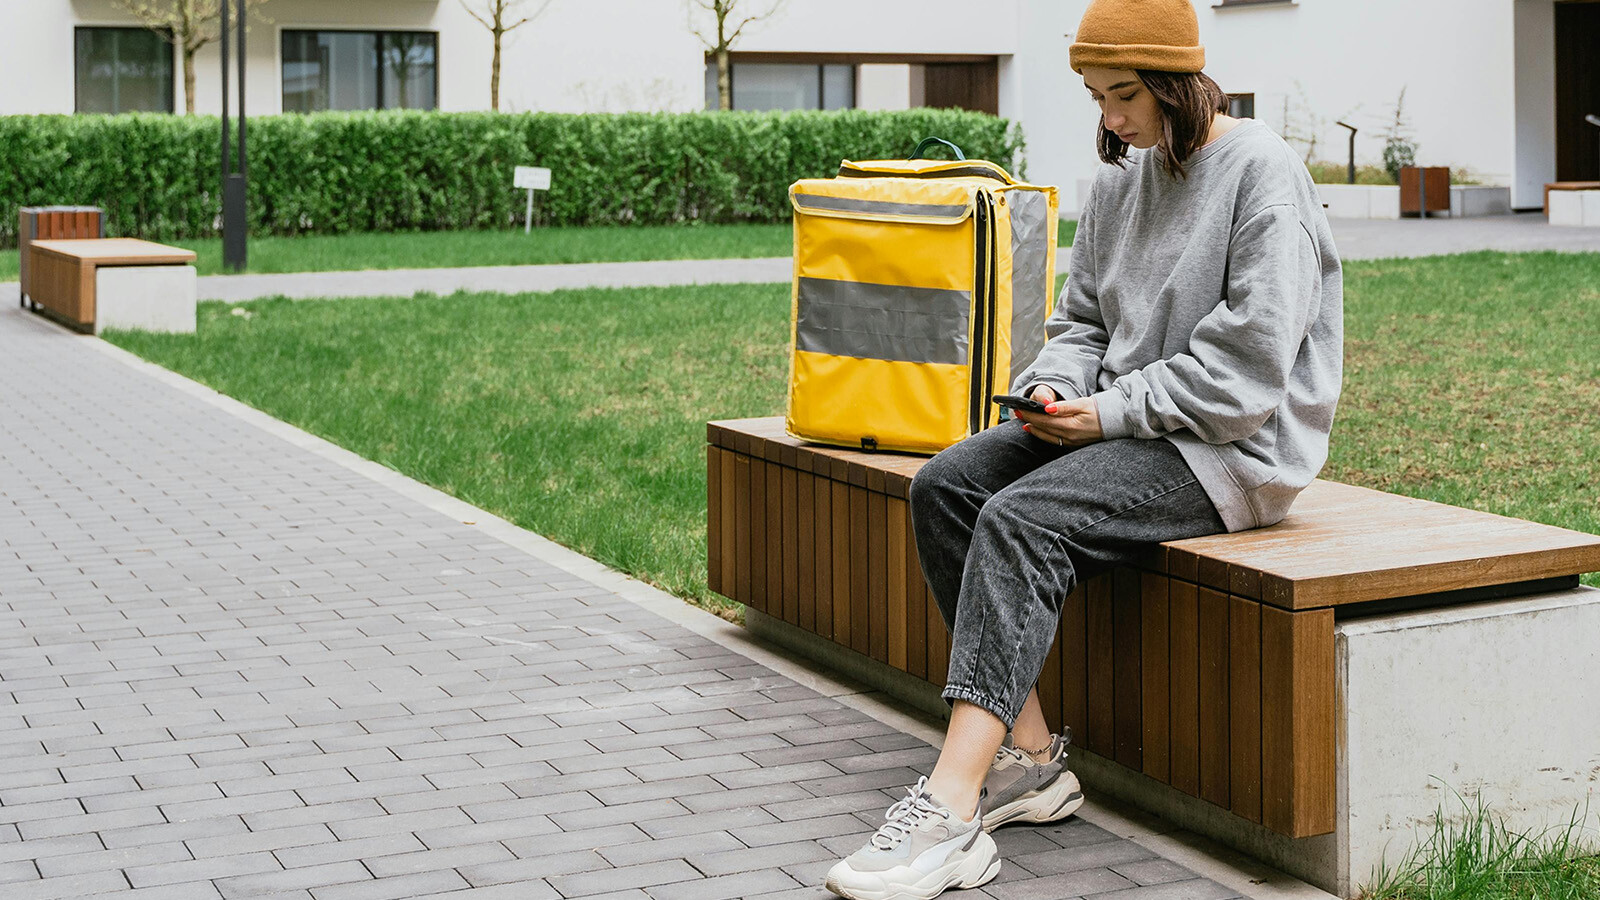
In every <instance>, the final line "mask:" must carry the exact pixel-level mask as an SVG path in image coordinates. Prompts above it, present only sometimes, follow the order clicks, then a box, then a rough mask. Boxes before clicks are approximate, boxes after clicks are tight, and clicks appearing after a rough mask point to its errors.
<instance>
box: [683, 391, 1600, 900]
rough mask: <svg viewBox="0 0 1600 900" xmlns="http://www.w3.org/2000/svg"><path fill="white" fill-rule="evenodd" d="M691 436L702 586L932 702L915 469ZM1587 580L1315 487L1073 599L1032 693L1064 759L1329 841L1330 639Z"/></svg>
mask: <svg viewBox="0 0 1600 900" xmlns="http://www.w3.org/2000/svg"><path fill="white" fill-rule="evenodd" d="M707 440H708V448H707V486H708V493H709V496H708V506H707V509H708V578H709V583H710V587H711V589H712V590H713V591H716V592H718V593H720V594H722V595H724V596H726V597H729V598H731V599H733V600H736V601H738V602H740V603H743V604H746V606H747V607H748V608H749V609H750V610H754V611H756V615H757V616H765V617H770V618H772V619H775V620H781V621H782V622H784V623H788V624H789V625H790V626H793V627H794V628H797V629H800V630H802V631H805V632H810V633H811V634H813V635H816V636H818V637H820V638H822V639H824V640H826V641H829V642H832V643H833V644H836V645H838V646H840V647H848V648H849V649H850V650H852V651H854V652H855V653H857V654H862V655H864V656H867V657H870V658H871V659H873V660H876V661H877V662H878V663H881V664H883V665H885V666H888V667H890V668H892V669H895V670H899V671H900V672H903V673H906V674H908V675H910V676H913V677H914V678H916V679H922V680H925V681H926V682H929V683H931V684H933V685H942V684H943V682H944V678H945V674H946V671H945V667H946V664H947V661H948V652H949V648H948V637H947V634H946V630H945V626H944V623H943V620H942V619H941V618H940V616H939V613H938V610H937V609H936V608H935V607H934V604H933V603H932V601H931V599H930V598H929V596H928V592H927V587H926V584H925V583H924V580H923V578H922V577H921V570H920V567H919V564H918V561H917V554H916V546H915V539H914V537H913V535H912V531H911V527H910V521H909V517H908V506H907V501H906V497H907V492H908V489H909V487H910V483H911V479H912V476H914V475H915V474H916V472H917V471H918V470H919V469H920V468H921V466H922V465H923V463H924V462H925V461H926V459H925V458H923V457H915V456H904V455H894V454H884V453H872V454H869V453H863V452H859V451H852V450H846V449H836V448H830V447H824V446H820V445H815V444H806V443H803V442H801V441H799V440H796V439H794V438H790V437H788V436H786V435H785V434H784V432H783V421H782V419H781V418H764V419H744V420H736V421H721V422H711V423H709V425H708V428H707ZM1595 570H1600V537H1596V536H1594V535H1588V534H1582V533H1579V532H1574V531H1568V530H1565V529H1561V528H1553V527H1550V526H1545V525H1539V524H1535V523H1532V522H1525V521H1521V520H1518V519H1511V518H1506V517H1503V516H1496V515H1491V514H1488V513H1480V512H1474V511H1470V510H1465V509H1459V508H1455V507H1451V506H1446V505H1443V504H1438V503H1431V502H1428V501H1424V500H1416V499H1411V498H1406V497H1400V496H1395V495H1392V494H1386V493H1382V492H1379V491H1373V490H1368V489H1365V488H1360V487H1352V486H1348V485H1343V484H1338V483H1334V482H1328V481H1318V482H1316V483H1315V484H1313V485H1312V486H1311V487H1310V488H1308V489H1307V490H1306V491H1305V492H1304V493H1303V494H1302V495H1301V497H1300V498H1299V499H1298V500H1297V502H1296V504H1295V506H1294V509H1293V511H1292V512H1291V514H1290V515H1289V516H1288V518H1287V519H1285V520H1284V521H1283V522H1281V523H1279V524H1278V525H1275V526H1273V527H1271V528H1265V529H1260V530H1256V531H1248V532H1241V533H1238V534H1231V535H1229V534H1224V535H1215V536H1211V537H1204V538H1197V539H1193V540H1185V541H1175V542H1172V543H1168V544H1164V545H1161V546H1159V547H1155V548H1153V549H1152V550H1151V552H1150V553H1149V554H1148V555H1147V557H1146V558H1145V559H1143V560H1141V561H1140V563H1139V564H1138V565H1137V566H1135V567H1130V568H1124V569H1118V570H1116V571H1114V572H1111V573H1107V574H1105V575H1102V576H1099V577H1096V578H1093V579H1091V580H1089V581H1088V583H1086V584H1083V585H1081V586H1079V587H1078V588H1077V589H1076V590H1075V591H1074V592H1073V593H1072V595H1071V596H1070V597H1069V598H1068V600H1067V602H1066V605H1065V608H1064V610H1063V614H1062V617H1061V623H1060V627H1059V629H1058V632H1057V637H1056V646H1055V648H1054V649H1053V650H1052V651H1051V654H1050V656H1049V658H1048V660H1047V661H1046V663H1045V669H1044V672H1043V674H1042V675H1041V676H1040V680H1039V683H1038V686H1039V693H1040V697H1041V700H1042V701H1043V705H1044V710H1045V717H1046V718H1047V719H1048V720H1049V722H1050V724H1051V725H1052V726H1059V725H1060V724H1063V723H1064V724H1066V725H1069V726H1071V728H1072V730H1073V735H1074V742H1075V743H1076V744H1077V745H1078V747H1079V749H1080V750H1083V751H1087V752H1088V753H1090V754H1093V755H1094V756H1096V757H1099V758H1100V759H1102V760H1105V761H1107V762H1109V763H1113V764H1114V765H1115V766H1118V767H1122V768H1123V769H1125V770H1128V771H1130V772H1132V773H1138V774H1139V775H1142V776H1144V777H1145V778H1147V779H1151V780H1154V781H1155V782H1159V783H1161V784H1164V785H1168V786H1170V787H1171V788H1172V789H1176V790H1177V791H1180V792H1182V793H1183V794H1186V795H1189V796H1191V797H1194V798H1199V799H1200V800H1202V801H1205V802H1206V803H1207V804H1209V805H1210V806H1209V808H1211V809H1214V810H1226V811H1227V813H1229V814H1231V815H1232V816H1236V817H1239V818H1240V819H1242V820H1245V821H1247V822H1249V823H1253V824H1254V825H1257V826H1260V827H1261V828H1264V829H1266V830H1267V831H1269V832H1272V833H1275V834H1277V835H1282V836H1284V837H1285V838H1290V839H1299V838H1307V837H1311V836H1316V835H1329V834H1331V833H1332V832H1333V831H1334V830H1335V807H1336V792H1337V787H1338V786H1337V784H1336V777H1335V773H1336V761H1335V756H1336V751H1337V750H1338V748H1339V747H1340V746H1341V744H1340V743H1339V742H1340V739H1341V734H1340V729H1341V727H1342V726H1341V723H1342V721H1343V720H1342V719H1340V718H1339V715H1337V714H1336V708H1335V706H1336V673H1335V624H1336V622H1341V621H1343V620H1347V619H1352V618H1354V617H1359V616H1373V615H1376V614H1380V613H1393V612H1396V611H1398V610H1404V609H1416V608H1422V607H1442V606H1448V605H1450V604H1459V603H1466V602H1468V601H1475V600H1483V599H1487V598H1494V597H1510V596H1516V595H1527V594H1534V593H1537V592H1548V591H1554V590H1560V589H1564V588H1575V587H1576V586H1577V584H1578V575H1579V573H1583V572H1589V571H1595ZM1597 593H1600V592H1597ZM1224 830H1226V829H1224ZM1330 889H1332V888H1330Z"/></svg>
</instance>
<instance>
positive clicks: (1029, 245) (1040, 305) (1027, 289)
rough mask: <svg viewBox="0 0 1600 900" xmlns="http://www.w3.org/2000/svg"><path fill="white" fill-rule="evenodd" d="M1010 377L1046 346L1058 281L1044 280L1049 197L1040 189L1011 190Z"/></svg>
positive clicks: (1012, 378) (1019, 371) (1020, 373)
mask: <svg viewBox="0 0 1600 900" xmlns="http://www.w3.org/2000/svg"><path fill="white" fill-rule="evenodd" d="M1008 196H1009V199H1010V202H1011V378H1010V379H1009V380H1008V381H1007V382H1006V383H1007V384H1014V383H1016V380H1017V378H1018V377H1019V376H1021V375H1022V373H1023V372H1024V371H1025V370H1026V369H1027V368H1028V366H1030V365H1033V361H1034V359H1036V358H1037V357H1038V356H1039V351H1041V350H1043V349H1044V311H1045V307H1046V306H1047V305H1048V303H1049V299H1050V292H1051V291H1053V290H1054V289H1055V285H1053V284H1046V283H1045V272H1046V271H1047V270H1048V263H1049V260H1048V259H1046V258H1045V256H1046V254H1047V253H1049V233H1048V232H1046V231H1045V229H1046V228H1048V227H1050V225H1051V224H1053V223H1050V222H1047V221H1046V219H1047V218H1048V217H1049V214H1050V200H1049V198H1048V197H1046V196H1045V195H1044V194H1043V193H1041V192H1039V191H1011V192H1010V193H1009V195H1008Z"/></svg>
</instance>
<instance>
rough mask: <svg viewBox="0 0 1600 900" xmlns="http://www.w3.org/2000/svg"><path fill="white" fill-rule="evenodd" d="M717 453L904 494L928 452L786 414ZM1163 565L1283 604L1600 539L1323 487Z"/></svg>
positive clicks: (1510, 571) (745, 423) (1173, 549)
mask: <svg viewBox="0 0 1600 900" xmlns="http://www.w3.org/2000/svg"><path fill="white" fill-rule="evenodd" d="M706 434H707V440H708V441H709V442H710V443H711V444H713V445H715V446H718V447H721V448H723V449H726V450H731V451H734V452H737V453H744V454H746V455H749V456H754V457H759V458H763V459H767V460H770V461H772V462H776V463H780V464H782V465H788V466H794V467H796V468H798V469H800V470H802V471H809V472H816V473H818V474H826V475H828V476H829V477H831V478H833V479H835V480H840V481H849V482H851V483H854V484H858V485H862V486H864V487H867V488H868V489H871V490H878V491H882V492H884V493H886V494H889V495H890V496H895V497H901V498H904V497H905V496H906V494H907V491H908V490H909V488H910V485H911V478H912V476H914V475H916V473H917V471H918V470H919V469H921V468H922V466H923V464H924V463H926V462H927V460H928V458H927V457H921V456H910V455H905V454H894V453H864V452H861V451H857V450H847V449H844V448H836V447H827V446H823V445H819V444H811V443H807V442H804V441H800V440H798V439H796V438H792V437H789V436H788V435H787V434H785V433H784V430H783V418H782V417H781V416H773V417H769V418H760V419H737V420H727V421H720V422H710V423H708V425H707V429H706ZM1153 566H1154V567H1155V568H1157V569H1160V570H1163V571H1166V572H1168V573H1169V574H1171V575H1173V576H1175V577H1178V578H1183V579H1186V580H1189V581H1193V582H1196V583H1199V584H1202V585H1206V586H1208V587H1212V588H1215V589H1217V590H1220V591H1226V592H1228V593H1231V594H1234V595H1236V596H1242V597H1250V598H1253V599H1257V600H1260V601H1262V602H1264V603H1268V604H1271V605H1273V606H1276V607H1280V608H1283V609H1291V610H1299V609H1311V608H1317V607H1332V606H1341V605H1344V604H1350V603H1360V602H1364V601H1370V600H1384V599H1391V598H1396V597H1406V596H1415V595H1422V594H1437V593H1444V592H1448V591H1459V590H1469V589H1474V588H1485V587H1491V586H1494V585H1505V584H1512V583H1516V582H1525V581H1536V580H1540V579H1549V578H1560V577H1569V576H1573V575H1577V574H1580V573H1584V572H1594V571H1600V536H1596V535H1592V534H1585V533H1583V532H1579V531H1571V530H1568V529H1565V528H1557V527H1554V526H1551V525H1541V524H1539V523H1536V522H1528V521H1524V520H1522V519H1514V518H1510V517H1507V516H1499V515H1495V514H1493V513H1486V512H1478V511H1475V510H1469V509H1462V508H1460V507H1455V506H1449V505H1446V504H1443V503H1434V502H1432V501H1428V500H1418V499H1414V498H1411V497H1401V496H1398V495H1396V494H1389V493H1385V492H1383V491H1375V490H1371V489H1369V488H1362V487H1355V486H1353V485H1347V484H1340V483H1338V482H1333V481H1322V480H1318V481H1316V482H1314V483H1313V484H1312V485H1311V486H1310V487H1308V488H1307V489H1306V490H1305V491H1304V492H1302V493H1301V495H1300V497H1299V498H1298V499H1297V500H1296V501H1295V504H1294V507H1293V509H1291V510H1290V512H1289V515H1288V516H1287V517H1286V518H1285V519H1284V520H1283V521H1282V522H1279V523H1278V524H1276V525H1273V526H1271V527H1269V528H1261V529H1257V530H1254V531H1243V532H1238V533H1235V534H1219V535H1212V536H1209V537H1203V538H1193V539H1191V540H1184V541H1172V542H1169V543H1166V544H1163V545H1161V550H1160V551H1158V553H1157V554H1155V560H1154V562H1153Z"/></svg>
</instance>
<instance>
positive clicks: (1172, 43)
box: [1067, 0, 1206, 75]
mask: <svg viewBox="0 0 1600 900" xmlns="http://www.w3.org/2000/svg"><path fill="white" fill-rule="evenodd" d="M1067 55H1068V59H1069V60H1070V61H1071V63H1072V71H1074V72H1077V73H1078V74H1079V75H1082V74H1083V70H1084V68H1086V67H1091V66H1092V67H1096V68H1101V69H1152V70H1155V71H1157V72H1198V71H1200V70H1201V69H1203V68H1205V65H1206V48H1204V47H1202V46H1200V22H1199V20H1198V19H1197V18H1196V17H1195V14H1194V4H1193V3H1192V2H1191V0H1091V2H1090V4H1089V8H1088V9H1087V10H1085V11H1084V13H1083V21H1081V22H1079V23H1078V32H1077V34H1075V35H1073V44H1072V46H1071V47H1070V48H1068V50H1067Z"/></svg>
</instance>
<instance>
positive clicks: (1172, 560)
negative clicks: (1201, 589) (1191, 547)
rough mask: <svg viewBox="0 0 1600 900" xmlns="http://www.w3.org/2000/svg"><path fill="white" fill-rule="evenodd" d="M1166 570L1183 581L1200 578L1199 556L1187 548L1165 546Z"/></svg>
mask: <svg viewBox="0 0 1600 900" xmlns="http://www.w3.org/2000/svg"><path fill="white" fill-rule="evenodd" d="M1167 572H1168V573H1169V574H1170V575H1171V576H1172V577H1173V578H1181V579H1183V580H1184V581H1196V582H1197V581H1199V580H1200V557H1198V556H1196V555H1194V553H1192V552H1190V551H1188V550H1180V549H1178V548H1177V547H1174V546H1171V545H1168V546H1167Z"/></svg>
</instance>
